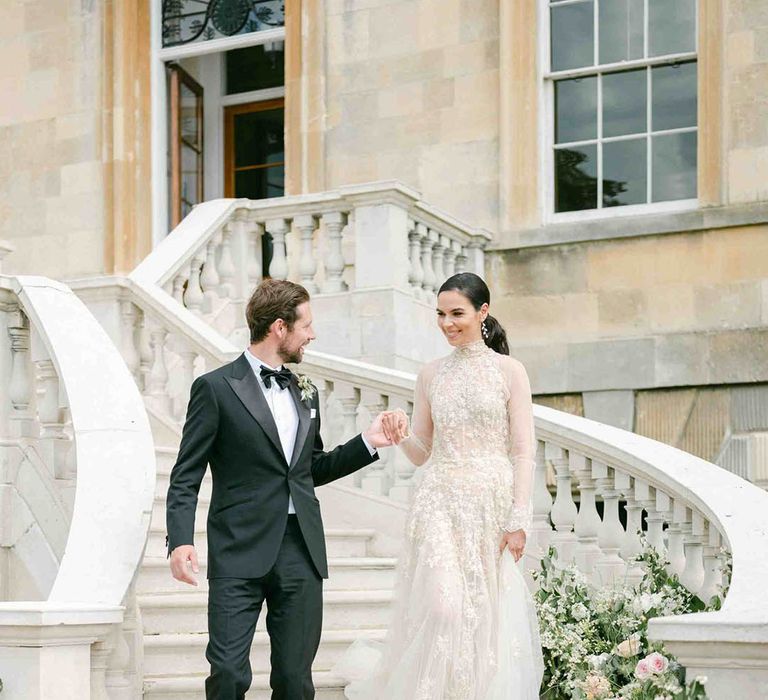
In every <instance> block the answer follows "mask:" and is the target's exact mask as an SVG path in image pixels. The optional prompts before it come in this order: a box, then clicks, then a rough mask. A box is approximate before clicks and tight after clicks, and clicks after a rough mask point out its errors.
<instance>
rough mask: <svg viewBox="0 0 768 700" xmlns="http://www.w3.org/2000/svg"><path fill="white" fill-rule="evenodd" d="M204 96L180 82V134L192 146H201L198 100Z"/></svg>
mask: <svg viewBox="0 0 768 700" xmlns="http://www.w3.org/2000/svg"><path fill="white" fill-rule="evenodd" d="M199 100H202V98H198V96H197V95H196V94H195V93H194V92H192V90H191V89H190V88H189V87H188V86H187V85H185V84H184V83H179V135H180V136H181V138H182V139H183V140H184V141H186V142H187V143H188V144H189V145H190V146H194V147H195V148H198V149H199V148H201V144H200V139H201V137H202V128H201V126H202V125H201V124H200V120H199V118H198V117H199V112H198V102H199Z"/></svg>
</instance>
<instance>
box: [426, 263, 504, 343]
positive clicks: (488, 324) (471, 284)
mask: <svg viewBox="0 0 768 700" xmlns="http://www.w3.org/2000/svg"><path fill="white" fill-rule="evenodd" d="M451 291H456V292H459V294H462V295H463V296H465V297H467V299H469V302H470V303H471V304H472V306H473V307H474V308H475V311H480V307H482V305H483V304H490V303H491V292H490V290H489V289H488V285H487V284H486V283H485V282H483V279H482V278H481V277H479V276H478V275H476V274H475V273H474V272H459V273H458V274H456V275H453V277H449V278H448V279H447V280H445V282H443V284H442V286H441V287H440V289H439V291H438V292H437V293H438V294H441V293H442V292H451ZM484 323H485V328H486V331H487V333H484V334H483V340H484V341H485V344H486V345H487V346H488V347H489V348H491V350H495V351H496V352H498V353H499V354H500V355H509V344H508V343H507V332H506V331H505V330H504V327H503V326H502V325H501V324H500V323H499V322H498V321H497V320H496V319H495V318H494V317H493V316H491V315H490V314H488V316H487V317H486V319H485V321H484Z"/></svg>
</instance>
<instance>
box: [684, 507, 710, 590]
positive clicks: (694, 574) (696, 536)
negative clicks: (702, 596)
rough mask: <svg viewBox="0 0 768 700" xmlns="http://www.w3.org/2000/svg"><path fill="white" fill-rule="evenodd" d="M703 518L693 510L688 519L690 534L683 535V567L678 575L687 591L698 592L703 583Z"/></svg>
mask: <svg viewBox="0 0 768 700" xmlns="http://www.w3.org/2000/svg"><path fill="white" fill-rule="evenodd" d="M704 529H705V526H704V518H703V516H702V515H701V513H698V512H696V511H693V513H692V516H691V521H690V534H687V535H686V536H685V539H684V541H683V547H684V551H685V568H684V569H683V573H682V574H681V575H680V583H682V584H683V585H684V586H685V587H686V588H687V589H688V590H689V591H691V592H692V593H695V594H697V595H698V594H699V592H700V591H701V588H702V586H703V584H704V576H705V570H704Z"/></svg>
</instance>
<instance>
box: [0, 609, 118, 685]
mask: <svg viewBox="0 0 768 700" xmlns="http://www.w3.org/2000/svg"><path fill="white" fill-rule="evenodd" d="M122 619H123V612H122V609H121V608H119V607H112V606H88V605H84V604H76V603H49V602H32V603H2V604H0V678H2V681H3V700H47V699H49V698H56V700H91V698H93V699H96V698H102V697H105V696H104V692H105V691H104V688H103V685H102V687H101V688H98V687H92V681H91V673H92V663H91V645H92V644H94V642H98V641H100V640H103V639H105V638H106V637H107V636H108V634H109V631H110V628H111V627H112V625H115V624H119V623H121V622H122ZM102 675H103V674H102ZM102 681H103V679H102Z"/></svg>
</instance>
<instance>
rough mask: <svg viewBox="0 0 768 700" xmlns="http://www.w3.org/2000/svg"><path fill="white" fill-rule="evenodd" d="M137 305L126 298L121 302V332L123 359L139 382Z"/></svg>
mask: <svg viewBox="0 0 768 700" xmlns="http://www.w3.org/2000/svg"><path fill="white" fill-rule="evenodd" d="M136 316H137V314H136V307H135V306H134V305H133V302H131V301H128V300H127V299H124V300H123V301H121V302H120V317H121V319H122V323H121V324H120V332H121V334H122V343H121V346H122V349H123V352H122V354H123V361H124V362H125V364H126V366H127V367H128V370H129V371H130V373H131V374H132V375H133V378H134V380H135V381H136V382H137V383H138V375H139V364H140V362H139V353H138V350H137V349H136Z"/></svg>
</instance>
